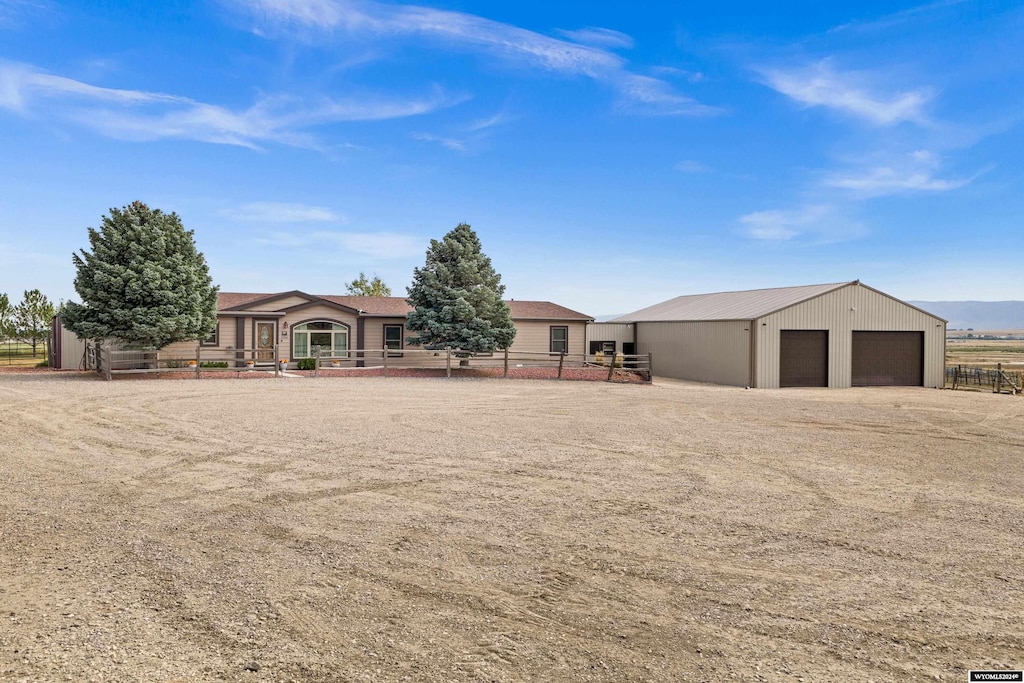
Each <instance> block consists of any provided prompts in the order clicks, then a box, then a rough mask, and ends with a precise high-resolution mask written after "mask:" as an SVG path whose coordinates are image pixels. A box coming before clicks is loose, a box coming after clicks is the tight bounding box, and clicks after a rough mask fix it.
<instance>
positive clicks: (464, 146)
mask: <svg viewBox="0 0 1024 683" xmlns="http://www.w3.org/2000/svg"><path fill="white" fill-rule="evenodd" d="M412 137H413V139H414V140H419V141H420V142H436V143H437V144H439V145H441V146H442V147H447V148H448V149H450V150H452V151H453V152H468V151H469V147H468V143H467V141H466V140H460V139H458V138H452V137H445V136H442V135H433V134H431V133H413V134H412Z"/></svg>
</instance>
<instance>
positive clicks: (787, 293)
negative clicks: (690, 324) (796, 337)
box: [609, 280, 859, 323]
mask: <svg viewBox="0 0 1024 683" xmlns="http://www.w3.org/2000/svg"><path fill="white" fill-rule="evenodd" d="M854 284H859V281H858V280H854V281H852V282H834V283H831V284H824V285H805V286H802V287H776V288H773V289H751V290H747V291H743V292H716V293H712V294H691V295H688V296H677V297H676V298H674V299H669V300H668V301H663V302H662V303H660V304H655V305H653V306H648V307H647V308H641V309H640V310H639V311H635V312H633V313H628V314H626V315H623V316H619V317H618V318H614V319H613V320H610V321H609V322H615V323H630V322H678V321H690V320H694V321H697V320H752V319H753V318H760V317H762V316H765V315H768V314H769V313H775V312H776V311H781V310H782V309H784V308H789V307H790V306H794V305H796V304H798V303H801V302H804V301H807V300H808V299H813V298H815V297H817V296H821V295H822V294H826V293H828V292H831V291H833V290H836V289H840V288H841V287H847V286H849V285H854Z"/></svg>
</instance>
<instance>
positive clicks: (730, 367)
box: [636, 320, 750, 387]
mask: <svg viewBox="0 0 1024 683" xmlns="http://www.w3.org/2000/svg"><path fill="white" fill-rule="evenodd" d="M636 325H637V352H638V353H641V354H643V353H651V354H653V359H652V360H653V366H654V374H655V375H656V376H658V377H674V378H676V379H688V380H693V381H696V382H711V383H714V384H728V385H732V386H737V387H745V386H748V384H749V383H750V330H749V328H750V324H749V321H744V320H726V321H720V322H641V323H636Z"/></svg>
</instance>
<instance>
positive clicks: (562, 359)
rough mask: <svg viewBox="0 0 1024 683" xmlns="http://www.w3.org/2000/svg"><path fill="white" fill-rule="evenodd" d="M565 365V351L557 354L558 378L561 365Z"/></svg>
mask: <svg viewBox="0 0 1024 683" xmlns="http://www.w3.org/2000/svg"><path fill="white" fill-rule="evenodd" d="M563 365H565V351H562V353H561V354H559V356H558V379H562V366H563Z"/></svg>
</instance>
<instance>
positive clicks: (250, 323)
mask: <svg viewBox="0 0 1024 683" xmlns="http://www.w3.org/2000/svg"><path fill="white" fill-rule="evenodd" d="M505 303H507V304H508V307H509V309H510V310H511V313H512V322H513V323H514V324H515V327H516V338H515V341H514V342H513V343H512V346H511V347H510V349H509V350H510V351H528V352H532V353H561V352H563V351H564V352H565V353H573V354H582V353H585V352H586V348H585V345H586V341H585V340H586V327H587V323H588V322H592V321H593V318H592V317H591V316H589V315H586V314H584V313H580V312H578V311H573V310H571V309H568V308H566V307H564V306H559V305H558V304H554V303H551V302H550V301H516V300H509V301H506V302H505ZM411 311H412V307H411V306H409V304H408V302H407V301H406V300H405V298H403V297H394V296H391V297H379V296H334V295H313V294H306V293H305V292H300V291H291V292H279V293H277V294H250V293H242V292H221V293H220V294H219V295H218V297H217V327H216V329H215V330H214V333H213V334H212V335H211V336H210V337H209V338H208V339H204V340H201V341H200V346H201V347H203V349H206V348H207V347H209V349H210V351H219V352H220V353H218V354H216V355H217V356H218V357H223V355H224V354H225V353H227V352H230V351H231V350H233V349H249V350H251V351H249V352H246V353H244V355H243V354H242V352H239V356H240V358H239V360H242V359H243V358H244V359H248V358H250V357H253V356H255V360H256V362H257V363H267V364H270V363H274V362H275V350H276V356H277V359H276V360H281V359H288V362H289V367H294V366H295V363H297V362H298V361H299V360H301V359H303V358H311V357H312V356H313V348H314V347H317V346H319V347H320V348H321V349H324V350H325V351H329V352H330V354H331V355H334V356H340V355H343V354H345V353H347V352H356V351H361V350H377V351H380V350H383V349H393V350H395V351H400V350H401V349H403V348H405V347H406V345H407V342H406V337H408V336H412V335H411V334H410V332H409V331H408V330H407V329H406V324H405V323H406V316H407V315H408V314H409V313H410V312H411ZM165 350H166V351H169V352H177V351H180V352H182V353H186V352H187V351H188V350H193V351H194V350H195V342H180V343H178V344H171V345H170V346H168V347H167V348H166V349H165ZM212 355H213V354H211V356H212ZM353 355H354V356H355V357H356V361H355V364H356V365H357V366H361V365H363V362H364V361H363V359H360V358H359V354H353Z"/></svg>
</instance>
